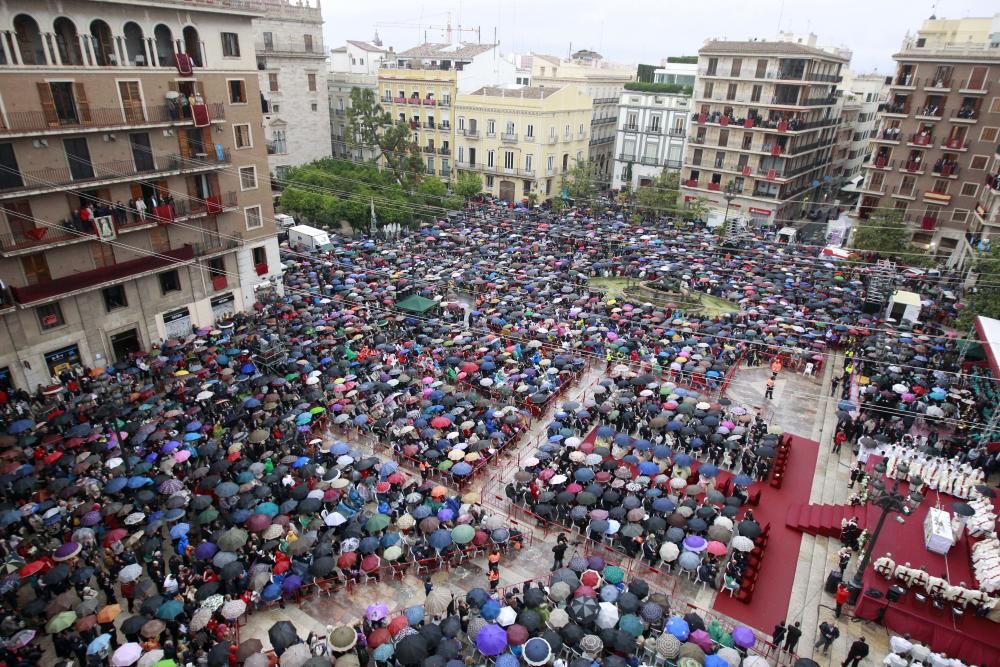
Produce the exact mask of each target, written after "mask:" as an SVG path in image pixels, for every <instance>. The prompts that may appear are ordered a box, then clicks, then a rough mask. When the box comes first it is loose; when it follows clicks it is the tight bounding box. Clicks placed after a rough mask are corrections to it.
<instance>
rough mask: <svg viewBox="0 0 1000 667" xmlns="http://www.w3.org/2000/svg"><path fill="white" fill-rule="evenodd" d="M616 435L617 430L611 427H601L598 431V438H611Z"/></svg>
mask: <svg viewBox="0 0 1000 667" xmlns="http://www.w3.org/2000/svg"><path fill="white" fill-rule="evenodd" d="M614 434H615V430H614V429H613V428H611V427H610V426H601V427H600V428H598V429H597V437H598V438H610V437H611V436H613V435H614Z"/></svg>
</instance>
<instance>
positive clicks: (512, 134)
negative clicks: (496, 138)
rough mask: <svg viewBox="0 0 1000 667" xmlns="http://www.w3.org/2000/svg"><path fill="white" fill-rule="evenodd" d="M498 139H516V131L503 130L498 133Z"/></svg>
mask: <svg viewBox="0 0 1000 667" xmlns="http://www.w3.org/2000/svg"><path fill="white" fill-rule="evenodd" d="M500 141H511V142H513V141H517V133H515V132H503V133H501V134H500Z"/></svg>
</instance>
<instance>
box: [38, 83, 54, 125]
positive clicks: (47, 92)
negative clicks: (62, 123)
mask: <svg viewBox="0 0 1000 667" xmlns="http://www.w3.org/2000/svg"><path fill="white" fill-rule="evenodd" d="M36 85H37V86H38V98H39V99H40V100H41V101H42V113H43V114H44V115H45V122H46V123H47V124H48V125H49V127H58V126H59V114H57V113H56V101H55V100H54V99H52V89H51V88H49V84H47V83H45V82H44V81H40V82H38V83H37V84H36Z"/></svg>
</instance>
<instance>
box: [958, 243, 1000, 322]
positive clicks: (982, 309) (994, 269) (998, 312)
mask: <svg viewBox="0 0 1000 667" xmlns="http://www.w3.org/2000/svg"><path fill="white" fill-rule="evenodd" d="M972 271H973V272H974V273H977V274H979V276H981V277H982V276H985V277H986V280H983V281H977V284H976V287H975V290H973V291H971V292H970V293H969V295H968V297H967V298H966V307H965V309H964V310H962V314H961V316H960V317H959V318H958V323H959V328H960V329H962V330H966V329H968V328H969V327H971V326H972V323H973V322H974V321H975V319H976V316H977V315H982V316H983V317H992V318H994V319H1000V287H997V286H996V285H994V284H992V283H993V282H994V281H993V280H992V279H991V278H990V276H991V275H995V274H998V273H1000V244H996V245H993V246H991V247H990V249H989V250H987V251H986V252H982V253H980V254H979V256H978V257H977V258H976V261H975V262H974V263H973V264H972Z"/></svg>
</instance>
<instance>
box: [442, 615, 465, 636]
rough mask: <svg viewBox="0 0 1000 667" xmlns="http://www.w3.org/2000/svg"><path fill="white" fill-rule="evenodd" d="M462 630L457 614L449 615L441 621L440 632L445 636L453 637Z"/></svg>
mask: <svg viewBox="0 0 1000 667" xmlns="http://www.w3.org/2000/svg"><path fill="white" fill-rule="evenodd" d="M461 631H462V621H461V619H459V618H458V616H449V617H448V618H446V619H444V620H443V621H441V633H442V634H443V635H444V636H445V637H449V638H454V637H457V636H458V633H459V632H461Z"/></svg>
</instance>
